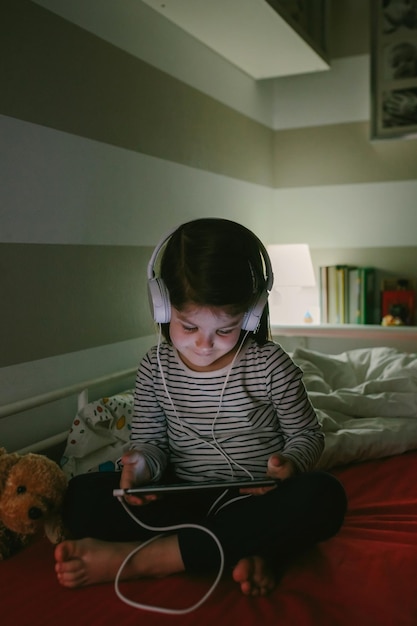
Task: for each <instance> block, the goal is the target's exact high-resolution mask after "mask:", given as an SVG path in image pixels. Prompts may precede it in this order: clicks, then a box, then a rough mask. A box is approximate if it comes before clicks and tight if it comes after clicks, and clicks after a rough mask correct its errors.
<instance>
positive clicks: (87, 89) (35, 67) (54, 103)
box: [0, 0, 272, 185]
mask: <svg viewBox="0 0 417 626" xmlns="http://www.w3.org/2000/svg"><path fill="white" fill-rule="evenodd" d="M0 56H1V58H2V63H1V65H0V83H1V85H2V86H5V85H6V86H7V88H4V87H3V88H2V92H1V97H0V112H1V113H4V114H6V115H10V116H12V117H17V118H20V119H23V120H27V121H30V122H34V123H37V124H42V125H45V126H50V127H52V128H56V129H59V130H62V131H66V132H69V133H73V134H76V135H81V136H83V137H88V138H90V139H96V140H98V141H102V142H106V143H109V144H113V145H116V146H120V147H123V148H127V149H129V150H135V151H137V152H142V153H144V154H148V155H152V156H156V157H159V158H163V159H168V160H172V161H175V162H178V163H182V164H185V165H189V166H192V167H196V168H201V169H204V170H208V171H211V172H216V173H220V174H223V175H226V176H230V177H234V178H238V179H243V180H246V181H250V182H254V183H259V184H265V185H270V184H271V180H272V179H271V173H272V168H271V160H272V159H271V156H272V133H271V130H270V129H268V128H267V127H266V126H263V125H262V124H260V123H258V122H255V121H253V120H251V119H250V118H248V117H246V116H245V115H242V114H241V113H238V112H236V111H234V110H233V109H231V108H229V107H227V106H225V105H223V104H221V103H219V102H217V101H216V100H214V99H213V98H210V97H208V96H206V95H204V94H202V93H201V92H199V91H197V90H196V89H193V88H192V87H189V86H187V85H185V84H184V83H181V82H180V81H179V80H177V79H175V78H172V77H171V76H169V75H168V74H166V73H164V72H161V71H160V70H157V69H155V68H154V67H152V66H151V65H149V64H147V63H144V62H143V61H141V60H139V59H137V58H135V57H134V56H132V55H130V54H128V53H127V52H124V51H123V50H120V49H119V48H117V47H115V46H113V45H111V44H109V43H107V42H105V41H104V40H102V39H100V38H99V37H96V36H95V35H92V34H91V33H88V32H87V31H85V30H83V29H81V28H79V27H78V26H76V25H74V24H71V23H70V22H68V21H66V20H64V19H62V18H60V17H58V16H57V15H55V14H53V13H51V12H49V11H47V10H46V9H44V8H42V7H40V6H38V5H36V4H33V3H32V2H29V1H28V0H2V3H1V7H0ZM5 60H6V62H5Z"/></svg>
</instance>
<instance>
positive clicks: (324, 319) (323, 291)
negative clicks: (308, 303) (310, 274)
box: [319, 265, 329, 324]
mask: <svg viewBox="0 0 417 626" xmlns="http://www.w3.org/2000/svg"><path fill="white" fill-rule="evenodd" d="M319 282H320V293H319V297H320V322H321V323H322V324H328V322H329V302H328V297H327V294H328V289H329V288H328V283H327V265H322V266H320V267H319Z"/></svg>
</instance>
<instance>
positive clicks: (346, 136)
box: [274, 122, 417, 188]
mask: <svg viewBox="0 0 417 626" xmlns="http://www.w3.org/2000/svg"><path fill="white" fill-rule="evenodd" d="M369 136H370V135H369V124H368V122H352V123H346V124H329V125H327V126H314V127H308V128H297V129H291V130H280V131H276V133H275V137H274V186H275V187H281V188H285V187H310V186H322V185H339V184H340V185H341V184H358V183H370V182H375V183H377V182H387V181H400V180H414V179H416V178H417V141H404V140H390V141H387V140H385V141H372V142H371V141H370V139H369Z"/></svg>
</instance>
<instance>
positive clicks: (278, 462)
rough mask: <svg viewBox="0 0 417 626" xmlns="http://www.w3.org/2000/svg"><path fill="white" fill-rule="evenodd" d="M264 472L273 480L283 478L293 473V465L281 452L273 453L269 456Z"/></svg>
mask: <svg viewBox="0 0 417 626" xmlns="http://www.w3.org/2000/svg"><path fill="white" fill-rule="evenodd" d="M266 474H267V476H269V477H270V478H273V479H274V480H285V479H286V478H290V476H292V475H293V474H295V465H294V463H293V462H292V461H291V460H290V459H287V458H286V457H285V456H284V455H283V454H279V453H275V454H272V455H271V456H270V457H269V460H268V469H267V472H266Z"/></svg>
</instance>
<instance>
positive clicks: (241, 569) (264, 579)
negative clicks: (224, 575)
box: [233, 556, 276, 596]
mask: <svg viewBox="0 0 417 626" xmlns="http://www.w3.org/2000/svg"><path fill="white" fill-rule="evenodd" d="M233 580H234V581H235V582H237V583H239V584H240V589H241V591H242V593H243V594H245V595H246V596H266V595H267V594H268V593H270V592H271V591H272V590H273V589H274V588H275V585H276V578H275V576H274V574H273V572H272V571H271V569H270V568H269V566H268V565H267V564H266V562H265V560H264V559H263V558H261V557H260V556H251V557H247V558H244V559H241V560H240V561H239V562H238V563H237V565H235V567H234V570H233Z"/></svg>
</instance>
